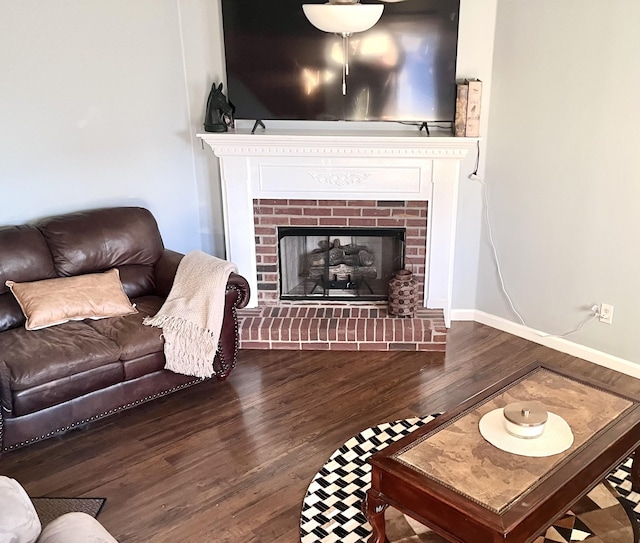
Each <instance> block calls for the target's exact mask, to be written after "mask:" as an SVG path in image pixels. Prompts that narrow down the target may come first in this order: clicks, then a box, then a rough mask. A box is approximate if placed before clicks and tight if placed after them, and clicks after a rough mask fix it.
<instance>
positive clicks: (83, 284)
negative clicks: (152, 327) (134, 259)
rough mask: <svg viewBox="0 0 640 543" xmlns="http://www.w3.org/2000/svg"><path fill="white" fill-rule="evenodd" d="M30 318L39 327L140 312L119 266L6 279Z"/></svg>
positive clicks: (29, 322)
mask: <svg viewBox="0 0 640 543" xmlns="http://www.w3.org/2000/svg"><path fill="white" fill-rule="evenodd" d="M5 284H6V285H7V286H8V287H9V288H10V289H11V292H12V293H13V295H14V296H15V298H16V300H18V303H19V304H20V307H21V308H22V312H23V313H24V316H25V317H26V318H27V323H26V325H25V328H26V329H27V330H38V329H40V328H46V327H47V326H53V325H55V324H62V323H63V322H67V321H70V320H74V321H79V320H82V319H104V318H107V317H121V316H123V315H130V314H131V313H137V310H136V308H135V307H133V306H132V305H131V302H130V301H129V298H128V297H127V295H126V294H125V292H124V289H123V288H122V283H121V282H120V273H119V272H118V270H117V269H113V270H109V271H108V272H104V273H89V274H86V275H78V276H76V277H60V278H57V279H45V280H43V281H34V282H31V283H15V282H13V281H6V282H5Z"/></svg>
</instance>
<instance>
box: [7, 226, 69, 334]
mask: <svg viewBox="0 0 640 543" xmlns="http://www.w3.org/2000/svg"><path fill="white" fill-rule="evenodd" d="M54 277H56V270H55V267H54V265H53V259H52V257H51V252H50V251H49V248H48V247H47V243H46V241H45V239H44V237H43V236H42V234H41V233H40V231H39V230H38V229H37V228H35V227H34V226H4V227H0V332H2V331H4V330H8V329H10V328H15V327H17V326H21V325H22V324H24V321H25V319H24V315H23V314H22V310H21V309H20V306H19V305H18V302H16V299H15V298H14V297H13V295H12V294H11V292H10V291H9V288H8V287H7V286H6V285H5V281H17V282H26V281H39V280H41V279H52V278H54Z"/></svg>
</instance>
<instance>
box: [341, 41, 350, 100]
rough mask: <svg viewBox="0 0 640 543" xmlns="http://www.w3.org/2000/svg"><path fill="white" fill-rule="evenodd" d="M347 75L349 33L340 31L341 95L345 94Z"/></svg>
mask: <svg viewBox="0 0 640 543" xmlns="http://www.w3.org/2000/svg"><path fill="white" fill-rule="evenodd" d="M348 75H349V34H348V33H346V32H343V33H342V95H343V96H346V95H347V76H348Z"/></svg>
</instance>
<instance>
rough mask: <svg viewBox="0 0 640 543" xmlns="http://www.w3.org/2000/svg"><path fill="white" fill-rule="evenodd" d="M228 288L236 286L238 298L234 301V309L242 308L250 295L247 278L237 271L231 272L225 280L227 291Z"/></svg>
mask: <svg viewBox="0 0 640 543" xmlns="http://www.w3.org/2000/svg"><path fill="white" fill-rule="evenodd" d="M230 288H236V289H237V290H238V299H237V300H236V302H235V306H236V309H242V308H243V307H246V306H247V304H248V303H249V298H250V297H251V291H250V289H249V283H248V282H247V280H246V279H245V278H244V277H242V275H239V274H237V273H232V274H231V275H230V276H229V280H228V281H227V291H228V290H229V289H230Z"/></svg>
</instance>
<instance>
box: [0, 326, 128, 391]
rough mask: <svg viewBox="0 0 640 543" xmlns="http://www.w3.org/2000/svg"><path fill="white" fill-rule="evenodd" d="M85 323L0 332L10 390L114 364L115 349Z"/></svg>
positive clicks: (2, 356)
mask: <svg viewBox="0 0 640 543" xmlns="http://www.w3.org/2000/svg"><path fill="white" fill-rule="evenodd" d="M85 322H86V321H82V322H67V323H65V324H60V325H59V326H53V327H51V328H44V329H42V330H35V331H28V330H25V329H24V328H13V329H11V330H6V331H4V332H2V333H1V334H0V357H1V358H2V361H3V362H4V365H5V366H6V368H7V372H8V378H9V386H10V389H11V390H12V391H16V390H25V389H27V388H32V387H35V386H39V385H42V384H45V383H48V382H50V381H54V380H56V379H63V378H65V377H70V376H72V375H75V374H77V373H82V372H85V371H89V370H92V369H94V368H98V367H100V366H104V365H105V364H110V363H112V362H116V361H118V360H119V359H120V348H119V347H118V345H116V344H115V343H114V342H113V341H111V340H110V339H109V338H106V337H104V336H103V335H102V334H99V333H98V332H96V330H94V329H93V328H91V327H90V326H88V325H87V324H85Z"/></svg>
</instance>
